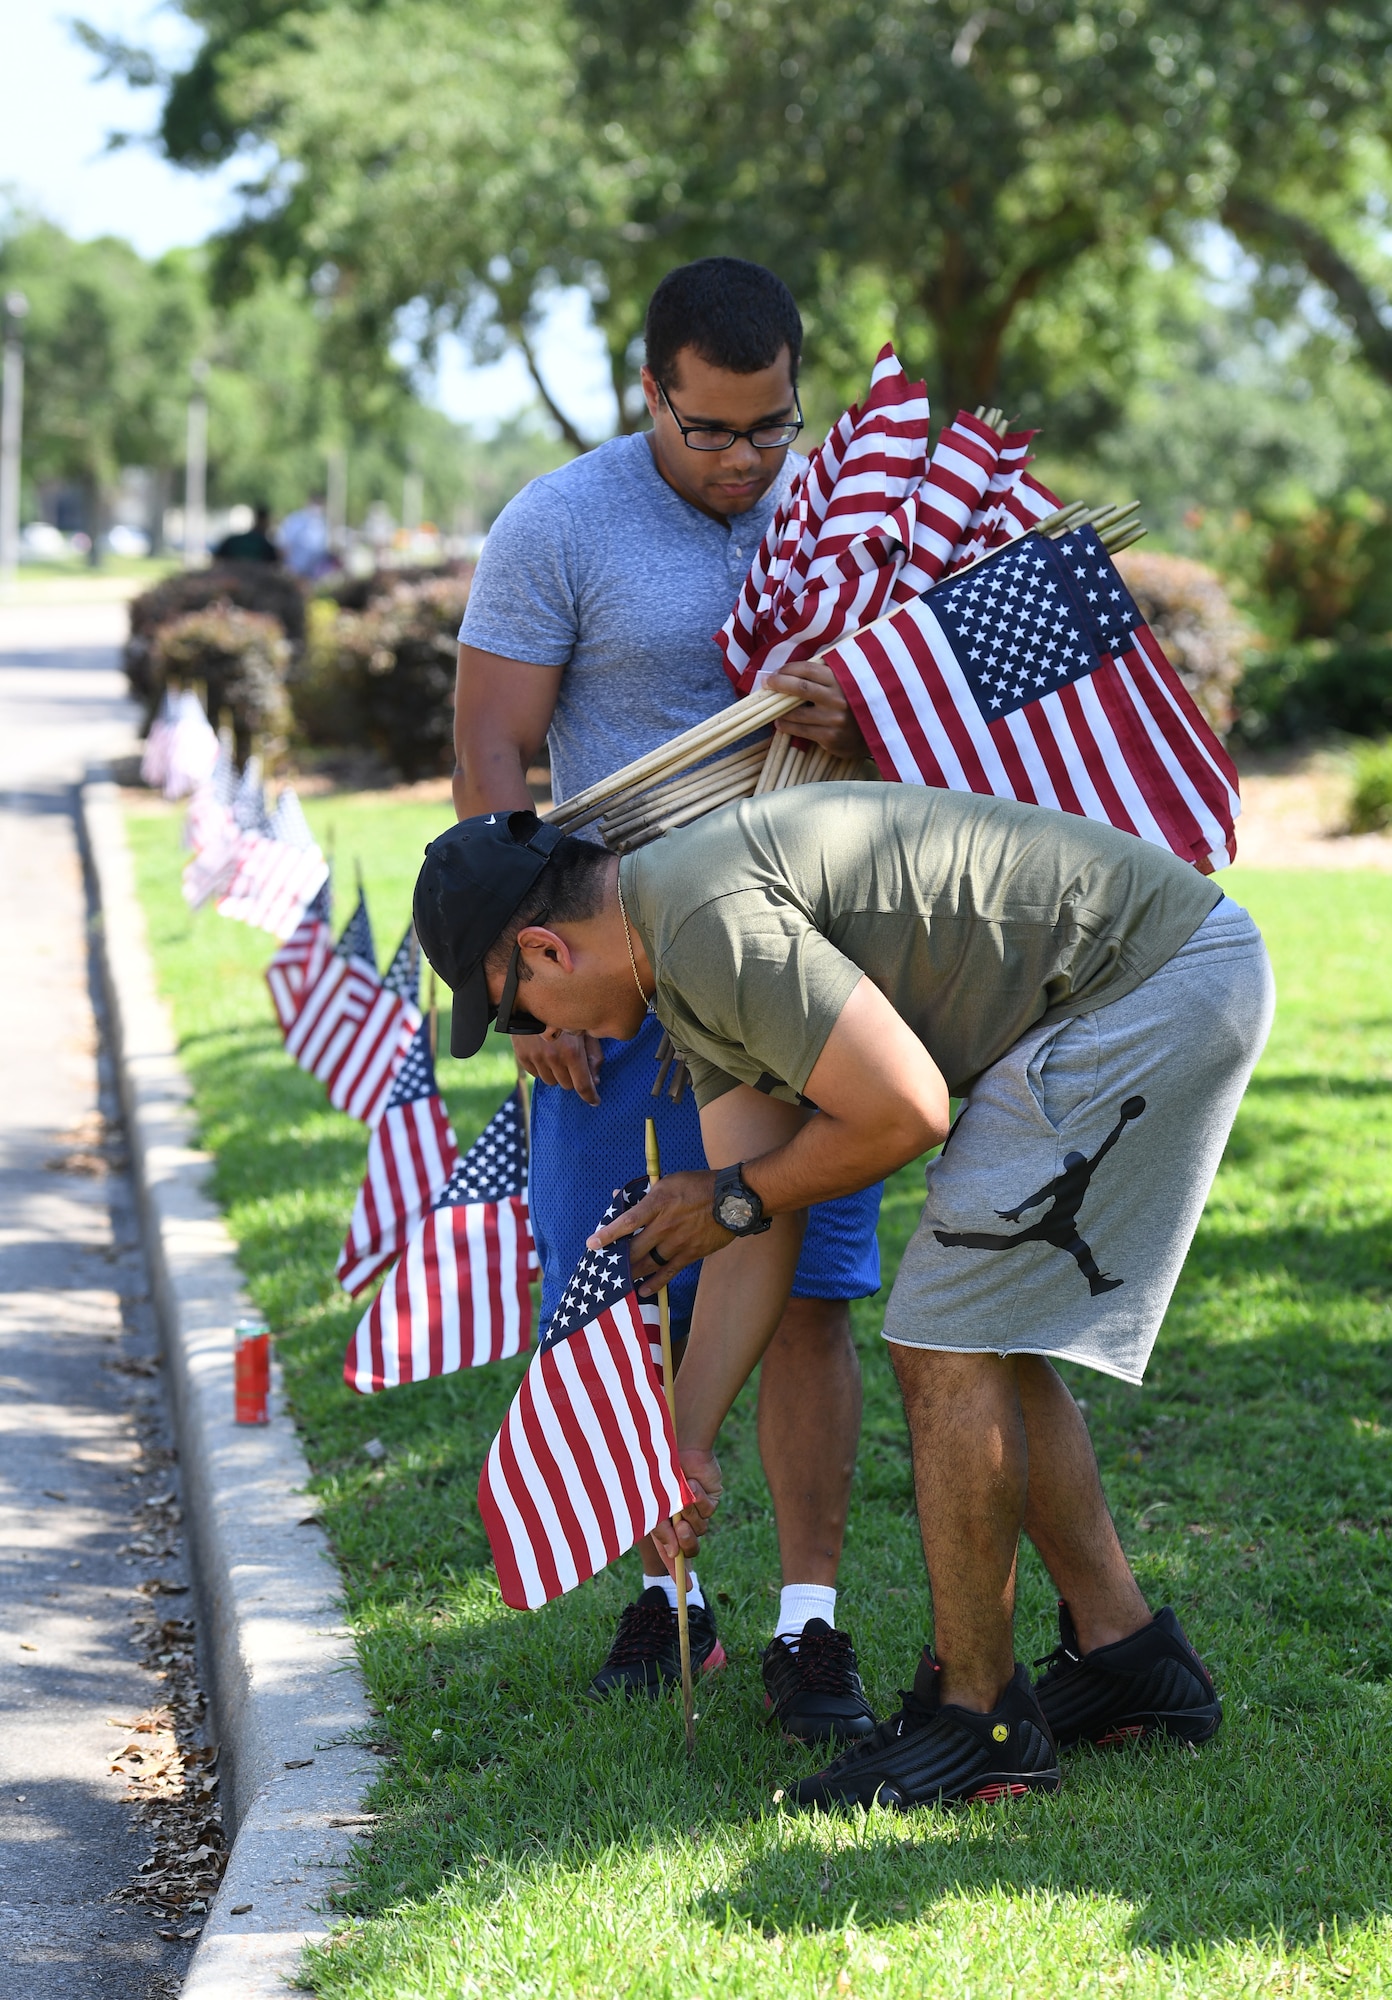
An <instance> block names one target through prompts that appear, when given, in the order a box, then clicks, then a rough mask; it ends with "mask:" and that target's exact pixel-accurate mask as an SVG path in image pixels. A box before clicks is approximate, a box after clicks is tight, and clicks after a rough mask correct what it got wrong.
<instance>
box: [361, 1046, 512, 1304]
mask: <svg viewBox="0 0 1392 2000" xmlns="http://www.w3.org/2000/svg"><path fill="white" fill-rule="evenodd" d="M458 1164H459V1147H458V1145H457V1143H456V1141H455V1137H454V1133H453V1131H452V1130H451V1127H450V1122H449V1116H448V1114H447V1112H446V1110H445V1107H444V1103H443V1100H442V1099H441V1097H440V1093H439V1091H438V1089H437V1088H436V1083H435V1064H434V1060H433V1058H432V1055H431V1051H430V1029H429V1027H428V1026H427V1025H426V1024H425V1023H422V1024H421V1026H420V1027H419V1028H418V1029H417V1030H416V1034H415V1038H414V1041H413V1042H412V1045H411V1048H410V1049H409V1051H408V1052H407V1055H406V1059H405V1061H404V1062H403V1063H402V1064H401V1066H400V1068H399V1069H398V1070H397V1072H396V1077H395V1079H394V1081H393V1083H392V1090H391V1096H390V1098H389V1099H388V1102H387V1108H386V1110H385V1111H384V1112H383V1114H382V1118H381V1121H380V1122H379V1124H378V1125H377V1127H376V1129H375V1130H374V1132H373V1134H372V1138H371V1141H370V1142H369V1144H368V1149H367V1171H366V1172H365V1174H364V1175H363V1182H362V1186H361V1187H360V1188H359V1189H358V1198H357V1201H356V1202H355V1203H354V1205H353V1215H352V1220H351V1221H350V1222H349V1225H348V1234H347V1237H346V1239H345V1241H344V1245H343V1248H342V1250H341V1251H340V1252H339V1259H338V1267H337V1271H336V1273H335V1275H336V1276H337V1278H338V1281H339V1283H340V1284H341V1285H342V1286H343V1289H344V1290H345V1291H346V1292H349V1293H351V1294H354V1295H356V1294H357V1293H358V1292H361V1291H364V1290H365V1289H366V1287H367V1286H368V1285H370V1284H371V1282H372V1280H373V1279H374V1278H375V1277H377V1276H378V1275H379V1273H380V1272H382V1271H383V1270H385V1269H386V1267H387V1265H388V1264H390V1263H391V1262H392V1261H393V1259H394V1258H396V1257H397V1256H399V1255H400V1253H401V1251H402V1250H403V1249H404V1248H405V1246H406V1243H407V1241H408V1239H409V1237H410V1235H411V1232H412V1230H413V1229H414V1228H415V1227H416V1225H417V1224H418V1223H419V1222H421V1221H422V1219H423V1218H424V1216H425V1214H426V1212H427V1211H428V1210H429V1209H430V1208H432V1207H433V1206H434V1204H435V1202H436V1200H437V1199H438V1197H439V1196H440V1195H441V1194H442V1193H443V1192H444V1190H445V1188H446V1187H447V1186H448V1184H449V1181H450V1178H451V1176H452V1175H453V1173H454V1170H455V1168H456V1166H457V1165H458ZM521 1171H522V1173H523V1174H525V1161H524V1162H523V1166H522V1170H521ZM516 1185H517V1186H518V1187H520V1186H521V1185H522V1181H521V1178H516ZM480 1198H482V1195H480Z"/></svg>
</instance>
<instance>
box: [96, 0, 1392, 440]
mask: <svg viewBox="0 0 1392 2000" xmlns="http://www.w3.org/2000/svg"><path fill="white" fill-rule="evenodd" d="M181 4H182V9H183V12H184V13H185V14H186V15H187V16H188V17H189V18H190V19H191V20H192V21H194V22H195V23H196V24H197V26H198V27H199V28H200V29H201V30H202V34H203V41H202V44H201V46H200V48H199V50H198V52H197V54H196V55H195V57H194V59H193V61H192V62H191V64H190V65H189V67H188V68H187V69H186V70H185V71H184V72H183V73H182V74H180V75H176V76H166V77H163V78H157V77H156V76H155V74H154V72H153V69H152V67H151V66H150V65H149V64H148V61H147V60H146V59H144V58H142V57H141V56H140V55H139V52H135V51H131V50H129V49H120V48H113V47H110V46H106V48H105V53H106V56H107V59H108V61H110V62H112V63H114V64H118V65H120V66H122V67H123V68H124V69H125V71H126V73H127V74H128V75H130V76H131V77H132V78H133V79H134V80H145V81H152V82H158V83H159V84H160V86H161V88H162V91H163V112H162V126H161V131H162V138H163V143H164V145H165V147H166V149H167V151H168V152H169V154H170V156H171V157H172V158H175V159H178V160H182V161H184V162H185V163H187V164H190V165H198V164H207V163H209V162H211V161H214V160H218V159H221V158H225V157H227V156H228V155H229V154H230V153H232V152H234V151H235V150H236V149H237V148H238V147H239V146H246V147H248V148H253V149H254V148H255V147H257V146H259V147H261V148H262V149H263V150H262V152H261V154H260V155H259V156H258V155H257V153H256V152H255V151H254V150H252V151H250V152H249V154H248V157H249V159H251V161H252V163H253V178H252V180H251V182H250V184H249V187H248V192H247V200H246V207H245V213H244V215H243V218H242V220H241V222H240V223H239V224H238V226H237V227H236V228H235V229H234V230H233V231H232V232H231V233H230V235H229V236H228V237H227V238H226V239H225V241H224V242H223V244H222V246H221V249H220V266H219V268H220V274H221V281H222V283H223V284H224V286H226V287H234V286H235V285H236V284H237V283H238V282H241V281H244V276H245V273H246V271H247V269H248V267H249V264H250V263H251V262H252V261H254V259H255V258H257V257H269V258H271V259H273V260H275V262H276V263H277V264H278V265H279V266H280V267H281V268H284V269H295V270H298V271H300V272H301V273H303V274H316V279H317V283H318V284H319V286H320V287H321V296H322V297H324V298H325V299H326V300H331V301H332V304H333V310H334V315H335V318H336V322H337V327H338V330H339V333H340V334H341V336H342V337H343V338H344V339H346V340H349V341H351V342H359V343H362V344H365V345H369V346H370V345H372V344H373V343H376V344H378V345H379V346H380V345H381V344H383V343H385V341H386V340H387V339H388V338H389V337H390V335H391V333H392V331H393V330H394V329H395V328H396V327H397V324H398V321H397V315H399V314H400V313H401V312H402V310H403V309H404V308H406V307H408V306H409V307H412V308H413V310H414V314H415V317H414V319H413V321H412V324H413V326H414V327H415V330H416V331H417V333H418V335H419V336H420V338H421V339H422V341H423V343H424V344H425V346H426V347H427V348H428V346H429V343H430V339H431V337H432V335H433V334H435V333H437V332H438V331H439V329H440V328H441V327H442V326H446V325H454V326H458V327H460V328H462V329H463V330H464V331H465V332H466V333H467V334H468V335H469V336H470V337H471V338H472V339H473V340H474V342H475V344H476V346H477V348H478V350H479V351H480V352H481V353H487V352H489V351H490V350H492V349H496V347H497V345H498V344H500V343H501V342H503V341H506V340H512V341H515V342H517V343H518V344H519V345H520V346H521V347H522V349H523V351H524V353H526V354H527V357H528V359H529V361H530V360H531V358H532V342H531V335H532V332H533V330H534V328H535V324H536V321H537V317H538V315H539V312H540V311H541V310H542V307H543V305H544V301H545V299H546V296H547V293H548V290H549V288H551V287H554V285H556V284H557V283H558V282H559V283H579V284H582V285H584V286H585V287H586V289H587V290H588V291H589V293H590V296H591V298H592V299H593V301H594V310H595V316H596V319H597V322H598V324H599V325H600V327H601V328H602V330H603V333H604V336H605V339H606V342H607V344H608V348H609V352H610V357H611V366H612V372H613V378H614V385H615V399H616V400H615V420H616V422H617V423H620V424H622V423H624V422H627V421H629V419H630V417H631V413H632V398H631V394H630V393H629V391H630V390H631V384H632V380H633V373H634V363H635V349H634V343H635V340H636V337H637V335H638V333H639V331H640V328H641V316H642V308H643V304H644V302H645V300H646V297H647V295H648V293H649V291H650V290H651V287H652V285H653V283H654V282H655V281H656V279H657V277H658V276H660V275H661V273H662V272H663V271H664V270H666V269H667V268H669V267H670V266H671V265H672V264H674V263H677V262H681V261H683V260H684V259H685V258H688V257H691V256H696V255H701V254H704V253H707V252H711V251H715V250H725V251H732V252H735V253H736V254H745V255H750V256H754V257H758V258H760V259H762V260H763V261H766V262H769V263H771V264H773V265H774V266H775V267H776V268H777V269H779V270H780V271H781V272H782V274H783V275H784V276H785V277H786V278H787V279H788V281H789V282H790V283H791V284H792V285H793V287H794V289H795V291H796V292H797V294H798V296H799V299H800V301H801V303H802V304H803V306H804V310H805V313H806V316H807V319H808V324H809V334H810V343H809V351H810V355H811V358H812V360H813V362H814V364H815V366H816V367H817V368H818V369H820V370H821V371H822V373H823V374H824V376H825V377H826V378H827V380H828V383H829V385H830V386H831V387H832V388H834V389H835V391H836V392H838V393H840V392H843V391H844V390H845V389H848V388H851V387H853V386H855V385H857V384H858V383H859V382H861V381H862V380H863V376H864V368H865V363H866V360H867V358H868V355H869V354H870V353H871V352H873V348H874V346H875V345H876V344H878V342H879V340H880V339H882V338H883V337H884V336H885V335H886V334H893V335H894V337H895V338H896V339H897V340H898V342H899V343H900V345H901V347H902V348H903V350H904V351H905V353H906V355H907V356H908V358H909V359H910V360H911V361H912V362H913V363H914V364H915V365H917V366H921V367H923V368H924V369H926V371H927V373H928V375H929V379H930V383H931V386H932V387H933V389H934V391H935V393H936V394H937V395H938V396H939V397H940V398H941V399H942V400H944V401H945V402H947V403H948V404H949V405H951V404H955V403H966V404H969V405H970V404H972V403H975V402H978V401H982V400H992V401H999V400H1009V401H1012V402H1013V403H1016V404H1022V405H1028V403H1029V401H1030V400H1031V399H1032V398H1034V399H1037V398H1040V397H1045V398H1048V399H1049V400H1050V401H1051V402H1052V401H1054V400H1056V399H1057V397H1058V395H1059V394H1060V393H1065V394H1067V393H1072V394H1073V395H1074V396H1075V399H1076V401H1077V407H1078V409H1079V410H1080V411H1082V410H1084V409H1087V408H1089V407H1090V408H1091V411H1092V420H1093V421H1094V422H1096V421H1097V419H1098V416H1099V414H1101V413H1103V412H1104V411H1105V410H1107V409H1112V410H1114V409H1115V407H1116V404H1117V400H1118V397H1119V394H1120V392H1121V387H1123V386H1124V384H1125V382H1126V380H1127V379H1128V367H1129V362H1128V352H1129V327H1128V321H1129V316H1130V313H1131V309H1132V299H1133V296H1134V292H1135V288H1136V287H1137V286H1138V285H1139V286H1142V287H1143V286H1144V283H1145V273H1146V270H1147V267H1148V260H1149V259H1151V258H1153V255H1154V252H1155V248H1156V246H1157V245H1162V246H1166V247H1167V248H1168V249H1169V250H1170V251H1171V252H1172V253H1173V254H1174V255H1176V256H1177V257H1179V258H1181V259H1183V258H1185V257H1187V256H1188V255H1190V253H1191V251H1192V248H1193V245H1194V242H1195V235H1196V232H1199V231H1202V229H1203V228H1204V227H1205V226H1206V225H1207V226H1210V227H1217V228H1220V229H1222V230H1224V231H1226V232H1228V233H1229V234H1230V236H1231V237H1232V238H1234V239H1236V241H1237V242H1239V243H1240V244H1241V245H1242V246H1243V249H1244V250H1245V251H1246V252H1247V253H1248V254H1249V256H1250V258H1251V259H1252V263H1253V270H1254V273H1255V274H1256V276H1257V278H1258V281H1259V284H1260V288H1261V295H1262V306H1263V310H1265V311H1266V312H1267V313H1268V314H1269V315H1270V316H1271V317H1272V318H1273V319H1284V320H1289V319H1291V317H1292V316H1293V315H1294V314H1296V313H1297V311H1298V310H1302V309H1305V308H1306V307H1307V306H1308V301H1309V299H1310V296H1311V295H1312V293H1313V295H1314V296H1316V297H1317V299H1318V300H1319V302H1320V306H1321V309H1322V310H1324V311H1326V312H1327V313H1328V314H1329V315H1330V317H1331V318H1332V319H1334V320H1335V321H1337V322H1338V323H1339V324H1340V325H1341V326H1342V327H1343V328H1344V329H1345V330H1346V332H1347V335H1348V337H1349V339H1350V340H1351V341H1352V343H1353V344H1354V346H1355V347H1356V350H1357V351H1358V353H1359V354H1360V355H1361V357H1362V358H1363V360H1364V361H1365V362H1366V363H1367V365H1368V366H1369V367H1370V368H1371V369H1372V370H1374V371H1375V372H1376V373H1377V374H1379V375H1380V376H1381V377H1382V378H1383V379H1385V380H1392V325H1389V323H1388V321H1387V318H1386V315H1385V311H1384V305H1383V297H1382V291H1381V285H1382V282H1383V279H1384V276H1385V275H1386V272H1385V267H1386V253H1385V251H1384V249H1383V248H1382V233H1383V229H1384V223H1385V194H1384V190H1385V186H1386V179H1387V136H1388V114H1389V91H1390V90H1392V82H1390V81H1389V80H1390V79H1392V63H1389V60H1388V57H1389V53H1392V0H1359V3H1358V4H1349V5H1339V4H1335V5H1330V4H1326V3H1325V0H1127V4H1121V0H1013V4H1011V0H999V4H995V5H986V4H982V3H981V0H802V4H800V5H798V6H794V5H792V4H790V0H754V4H752V5H750V4H738V5H736V4H734V0H536V4H534V5H533V6H531V7H529V8H528V9H527V10H526V11H525V13H523V12H521V11H519V10H516V9H508V8H504V7H503V6H502V5H501V4H500V0H181ZM142 63H143V64H144V67H143V68H142ZM258 159H260V160H269V164H268V165H266V166H265V167H264V168H261V167H260V166H258V164H257V163H258ZM534 372H535V371H534ZM538 386H539V389H540V390H541V393H542V394H543V395H544V396H546V397H547V400H548V401H551V398H550V395H549V389H548V385H546V384H545V383H544V382H541V381H540V379H539V378H538ZM1089 398H1091V403H1090V404H1089ZM552 407H553V414H554V415H555V416H556V418H557V421H558V422H559V423H560V424H561V425H562V427H563V428H564V429H565V430H566V431H567V433H568V434H569V435H570V436H571V438H572V440H573V441H574V442H577V443H578V442H579V441H580V440H579V439H578V437H577V436H576V433H575V430H574V426H573V425H572V424H570V422H569V419H568V417H567V415H566V413H565V411H564V410H561V409H559V408H556V407H555V405H554V403H553V404H552Z"/></svg>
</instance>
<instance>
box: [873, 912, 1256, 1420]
mask: <svg viewBox="0 0 1392 2000" xmlns="http://www.w3.org/2000/svg"><path fill="white" fill-rule="evenodd" d="M1274 999H1275V988H1274V984H1273V981H1272V977H1271V967H1270V964H1269V962H1268V960H1267V956H1266V947H1265V946H1264V944H1263V943H1262V939H1261V933H1260V931H1258V929H1257V927H1256V925H1255V924H1254V923H1253V922H1252V919H1251V918H1250V917H1249V916H1248V914H1247V912H1246V911H1245V910H1243V909H1241V908H1240V907H1239V906H1238V905H1237V904H1236V903H1232V902H1229V901H1228V900H1227V899H1226V898H1225V899H1224V900H1223V901H1222V902H1221V903H1219V905H1218V906H1217V908H1216V909H1215V910H1214V911H1213V912H1212V913H1211V914H1210V915H1209V916H1208V917H1206V918H1205V920H1204V922H1203V923H1202V924H1200V926H1199V928H1198V930H1197V931H1195V933H1194V935H1193V937H1191V938H1190V940H1189V942H1188V943H1187V944H1186V945H1184V946H1183V947H1182V948H1181V949H1180V950H1179V951H1177V952H1176V953H1175V955H1174V957H1173V958H1172V959H1170V960H1169V961H1168V963H1167V964H1165V965H1162V966H1161V967H1160V969H1159V971H1158V972H1153V973H1152V974H1151V976H1150V978H1149V979H1147V980H1144V981H1143V982H1142V983H1141V985H1140V986H1138V987H1137V988H1136V990H1135V991H1134V992H1133V993H1128V994H1127V995H1126V996H1125V998H1124V999H1121V1000H1114V1001H1112V1002H1111V1004H1110V1005H1109V1006H1106V1007H1098V1008H1096V1009H1095V1010H1094V1011H1093V1012H1092V1013H1090V1014H1079V1015H1075V1016H1074V1017H1073V1018H1072V1019H1070V1020H1066V1021H1061V1022H1055V1023H1054V1024H1053V1025H1051V1026H1046V1027H1041V1028H1035V1029H1032V1030H1031V1031H1030V1032H1029V1033H1028V1034H1027V1035H1022V1036H1021V1038H1020V1040H1019V1041H1018V1042H1016V1043H1015V1045H1014V1047H1013V1048H1011V1049H1008V1050H1007V1051H1006V1053H1005V1054H1004V1055H1003V1056H1002V1057H1001V1059H1000V1061H999V1062H997V1063H993V1064H992V1065H991V1067H990V1069H988V1070H985V1071H983V1073H982V1075H981V1076H980V1077H978V1078H977V1081H976V1082H975V1083H974V1084H973V1085H972V1088H971V1090H970V1092H969V1093H968V1096H967V1101H966V1103H965V1105H964V1106H963V1108H962V1111H961V1112H960V1114H959V1115H958V1117H957V1120H956V1122H955V1123H954V1125H953V1127H952V1131H951V1132H950V1134H949V1135H948V1142H947V1145H946V1146H945V1147H944V1149H943V1151H942V1152H941V1153H940V1154H939V1156H938V1158H937V1159H936V1160H934V1161H933V1162H932V1164H931V1165H930V1166H929V1168H928V1173H927V1181H928V1199H927V1202H926V1203H925V1205H924V1209H923V1214H922V1217H921V1219H920V1221H919V1225H918V1228H917V1229H916V1230H915V1232H914V1235H913V1237H912V1239H911V1241H910V1243H909V1246H908V1249H907V1250H906V1251H905V1252H904V1260H903V1262H902V1263H901V1265H900V1266H899V1275H898V1277H897V1278H896V1279H895V1282H894V1289H893V1291H892V1292H891V1293H890V1297H889V1304H888V1307H887V1310H886V1313H885V1327H884V1337H885V1339H886V1340H890V1341H895V1342H897V1343H899V1344H901V1345H903V1346H906V1347H932V1348H940V1349H943V1350H945V1351H948V1352H951V1353H954V1354H977V1353H980V1354H1002V1355H1004V1354H1048V1355H1053V1356H1057V1357H1060V1358H1062V1359H1063V1360H1066V1361H1081V1362H1083V1363H1085V1364H1086V1366H1087V1367H1089V1368H1097V1369H1100V1370H1101V1371H1102V1373H1103V1374H1105V1375H1116V1376H1119V1377H1120V1378H1121V1380H1122V1381H1123V1382H1139V1381H1140V1380H1141V1377H1142V1376H1143V1375H1144V1373H1145V1367H1146V1363H1147V1361H1148V1360H1149V1359H1150V1350H1151V1348H1152V1347H1153V1346H1154V1344H1155V1336H1156V1334H1157V1333H1158V1332H1159V1330H1160V1322H1161V1320H1162V1319H1163V1318H1164V1316H1165V1308H1166V1307H1167V1306H1168V1304H1169V1302H1170V1294H1171V1293H1172V1292H1173V1290H1174V1288H1175V1284H1176V1282H1177V1280H1178V1278H1179V1273H1180V1270H1181V1268H1182V1266H1183V1263H1184V1259H1185V1255H1186V1254H1187V1252H1188V1249H1189V1244H1190V1242H1191V1240H1192V1238H1193V1235H1194V1231H1195V1229H1196V1228H1197V1227H1198V1221H1199V1217H1200V1215H1201V1214H1202V1213H1203V1205H1204V1202H1205V1200H1206V1199H1207V1196H1208V1190H1209V1188H1210V1187H1211V1186H1212V1184H1213V1176H1214V1175H1215V1174H1216V1173H1217V1171H1218V1163H1219V1161H1220V1160H1221V1158H1222V1156H1223V1147H1224V1145H1225V1144H1226V1142H1227V1137H1228V1133H1229V1131H1230V1130H1231V1128H1232V1122H1233V1119H1234V1118H1235V1117H1236V1115H1237V1107H1238V1104H1239V1103H1240V1102H1241V1099H1242V1093H1243V1090H1244V1089H1245V1088H1246V1084H1247V1079H1248V1077H1249V1076H1250V1075H1251V1073H1252V1068H1253V1065H1254V1064H1255V1062H1256V1060H1257V1057H1258V1056H1259V1055H1260V1054H1261V1051H1262V1046H1263V1044H1264V1043H1265V1041H1266V1037H1267V1032H1268V1030H1269V1028H1270V1026H1271V1015H1272V1008H1273V1005H1274Z"/></svg>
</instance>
